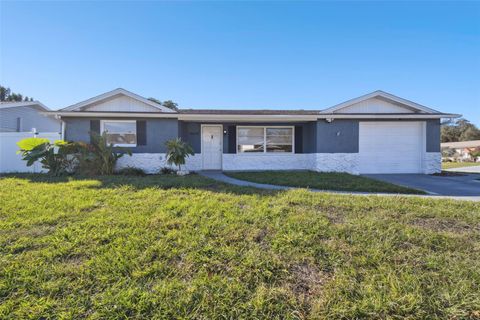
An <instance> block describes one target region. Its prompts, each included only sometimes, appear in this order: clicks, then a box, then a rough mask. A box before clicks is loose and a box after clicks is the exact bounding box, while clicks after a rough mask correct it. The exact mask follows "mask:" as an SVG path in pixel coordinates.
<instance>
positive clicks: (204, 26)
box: [0, 1, 480, 125]
mask: <svg viewBox="0 0 480 320" xmlns="http://www.w3.org/2000/svg"><path fill="white" fill-rule="evenodd" d="M0 37H1V38H0V82H1V84H2V85H3V86H7V87H10V88H11V89H12V91H14V92H19V93H22V94H24V95H28V96H33V97H34V98H35V99H37V100H40V101H41V102H43V103H44V104H45V105H47V106H48V107H49V108H51V109H59V108H63V107H66V106H68V105H71V104H74V103H77V102H80V101H82V100H85V99H88V98H90V97H93V96H95V95H98V94H101V93H104V92H106V91H110V90H113V89H115V88H118V87H121V88H124V89H127V90H129V91H132V92H135V93H137V94H140V95H142V96H145V97H155V98H157V99H159V100H169V99H170V100H173V101H175V102H177V103H178V104H179V105H180V107H181V108H227V109H230V108H232V109H238V108H243V109H254V108H262V109H266V108H267V109H268V108H272V109H273V108H275V109H324V108H327V107H330V106H332V105H335V104H337V103H341V102H343V101H345V100H349V99H351V98H355V97H357V96H360V95H363V94H366V93H369V92H372V91H375V90H378V89H380V90H384V91H387V92H390V93H393V94H395V95H397V96H400V97H402V98H406V99H409V100H412V101H415V102H417V103H420V104H423V105H426V106H428V107H430V108H434V109H438V110H440V111H443V112H449V113H460V114H463V115H464V117H466V118H467V119H469V120H470V121H472V122H474V123H475V124H477V125H480V76H479V74H480V2H459V1H456V2H358V1H356V2H297V1H295V2H286V1H283V2H273V1H269V2H243V1H242V2H201V1H196V2H186V1H181V2H155V1H150V2H125V1H122V2H113V1H110V2H6V1H2V2H1V3H0Z"/></svg>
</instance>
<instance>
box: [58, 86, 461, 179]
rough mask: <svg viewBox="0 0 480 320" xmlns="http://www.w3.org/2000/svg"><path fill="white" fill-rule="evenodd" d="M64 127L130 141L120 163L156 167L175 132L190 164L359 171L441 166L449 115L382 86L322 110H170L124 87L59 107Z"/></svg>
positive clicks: (79, 134) (85, 137) (74, 137)
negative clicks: (443, 133) (186, 149)
mask: <svg viewBox="0 0 480 320" xmlns="http://www.w3.org/2000/svg"><path fill="white" fill-rule="evenodd" d="M53 113H54V114H55V115H56V116H57V117H58V118H59V119H61V121H62V123H63V136H64V138H65V139H66V140H71V141H85V142H88V141H89V132H90V131H92V132H98V133H100V132H104V131H106V132H107V134H108V139H109V141H110V142H112V143H113V144H115V145H118V146H124V147H130V148H131V150H132V152H133V155H132V156H131V157H122V158H121V159H120V160H119V163H118V165H119V166H120V167H125V166H132V167H138V168H142V169H143V170H145V171H147V172H157V171H158V170H159V169H160V168H161V167H164V166H166V164H165V153H166V147H165V142H166V141H167V140H170V139H173V138H177V137H180V138H182V139H183V140H184V141H186V142H188V143H189V144H190V145H191V146H192V147H193V149H194V151H195V155H194V156H192V157H189V158H188V160H187V164H186V167H187V169H188V170H224V171H229V170H232V171H234V170H316V171H336V172H349V173H353V174H359V173H434V172H438V171H440V167H441V153H440V119H441V118H454V117H458V116H459V115H456V114H446V113H441V112H439V111H436V110H433V109H431V108H428V107H425V106H422V105H420V104H418V103H415V102H412V101H409V100H406V99H403V98H400V97H397V96H394V95H392V94H389V93H386V92H383V91H375V92H372V93H370V94H366V95H364V96H361V97H358V98H355V99H352V100H349V101H346V102H343V103H340V104H338V105H335V106H333V107H330V108H327V109H324V110H216V109H203V110H199V109H181V110H178V111H176V110H172V109H168V108H166V107H164V106H162V105H159V104H157V103H155V102H153V101H150V100H148V99H145V98H144V97H141V96H139V95H137V94H134V93H132V92H129V91H127V90H124V89H116V90H113V91H110V92H107V93H104V94H101V95H99V96H96V97H93V98H91V99H88V100H85V101H82V102H79V103H77V104H74V105H72V106H69V107H67V108H64V109H61V110H58V111H54V112H53Z"/></svg>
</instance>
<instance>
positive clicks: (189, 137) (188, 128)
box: [179, 121, 201, 153]
mask: <svg viewBox="0 0 480 320" xmlns="http://www.w3.org/2000/svg"><path fill="white" fill-rule="evenodd" d="M200 131H201V130H200V123H196V122H185V121H180V122H179V136H180V138H182V140H183V141H185V142H187V143H188V144H190V145H191V146H192V148H193V151H194V152H195V153H200V152H201V146H200Z"/></svg>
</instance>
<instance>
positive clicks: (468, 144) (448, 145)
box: [441, 140, 480, 149]
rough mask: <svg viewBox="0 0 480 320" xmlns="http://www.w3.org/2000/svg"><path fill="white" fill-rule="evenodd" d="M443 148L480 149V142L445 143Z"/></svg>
mask: <svg viewBox="0 0 480 320" xmlns="http://www.w3.org/2000/svg"><path fill="white" fill-rule="evenodd" d="M441 145H442V148H453V149H461V148H476V147H480V140H470V141H460V142H444V143H442V144H441Z"/></svg>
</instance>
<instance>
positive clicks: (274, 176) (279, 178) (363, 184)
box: [225, 171, 425, 194]
mask: <svg viewBox="0 0 480 320" xmlns="http://www.w3.org/2000/svg"><path fill="white" fill-rule="evenodd" d="M225 175H227V176H229V177H232V178H236V179H240V180H245V181H251V182H256V183H266V184H273V185H280V186H290V187H300V188H313V189H320V190H337V191H364V192H384V193H410V194H425V192H424V191H421V190H415V189H411V188H407V187H402V186H398V185H395V184H391V183H388V182H384V181H380V180H374V179H370V178H367V177H362V176H355V175H351V174H348V173H334V172H315V171H252V172H225Z"/></svg>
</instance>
